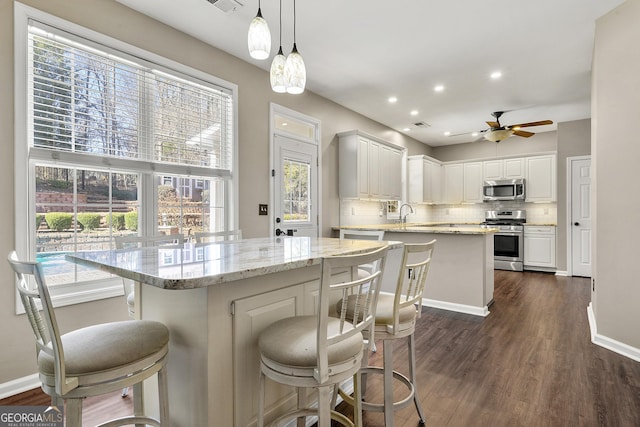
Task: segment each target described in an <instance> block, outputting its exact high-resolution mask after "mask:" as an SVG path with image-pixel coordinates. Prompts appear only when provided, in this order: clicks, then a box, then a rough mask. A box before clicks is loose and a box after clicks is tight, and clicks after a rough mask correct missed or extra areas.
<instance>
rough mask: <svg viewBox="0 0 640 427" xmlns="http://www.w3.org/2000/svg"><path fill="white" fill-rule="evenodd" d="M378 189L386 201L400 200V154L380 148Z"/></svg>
mask: <svg viewBox="0 0 640 427" xmlns="http://www.w3.org/2000/svg"><path fill="white" fill-rule="evenodd" d="M380 154H381V155H380V170H379V174H380V189H381V196H382V197H383V198H384V199H387V200H400V199H402V152H400V151H399V150H396V149H394V148H392V147H387V146H385V145H381V146H380Z"/></svg>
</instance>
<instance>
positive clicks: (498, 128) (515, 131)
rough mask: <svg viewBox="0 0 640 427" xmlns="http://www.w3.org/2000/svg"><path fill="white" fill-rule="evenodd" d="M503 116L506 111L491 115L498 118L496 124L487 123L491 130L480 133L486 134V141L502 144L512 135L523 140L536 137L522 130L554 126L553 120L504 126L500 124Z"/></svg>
mask: <svg viewBox="0 0 640 427" xmlns="http://www.w3.org/2000/svg"><path fill="white" fill-rule="evenodd" d="M503 114H504V111H496V112H494V113H491V115H492V116H493V117H495V118H496V121H495V122H494V121H487V122H486V123H487V124H488V125H489V129H484V130H481V131H480V132H481V133H484V134H483V136H482V137H483V138H484V139H486V140H487V141H491V142H500V141H504V140H505V139H507V138H509V137H510V136H511V135H516V136H520V137H523V138H529V137H530V136H533V135H535V133H533V132H528V131H525V130H521V129H522V128H524V127H531V126H542V125H552V124H553V122H552V121H551V120H540V121H537V122H529V123H520V124H517V125H509V126H503V125H501V124H500V117H501V116H502V115H503Z"/></svg>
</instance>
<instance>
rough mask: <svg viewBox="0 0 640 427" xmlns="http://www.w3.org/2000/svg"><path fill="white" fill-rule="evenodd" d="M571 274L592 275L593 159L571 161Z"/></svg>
mask: <svg viewBox="0 0 640 427" xmlns="http://www.w3.org/2000/svg"><path fill="white" fill-rule="evenodd" d="M570 165H571V167H570V171H571V225H570V236H571V237H570V238H571V242H570V244H571V274H572V275H573V276H584V277H590V276H591V159H588V158H577V159H571V161H570Z"/></svg>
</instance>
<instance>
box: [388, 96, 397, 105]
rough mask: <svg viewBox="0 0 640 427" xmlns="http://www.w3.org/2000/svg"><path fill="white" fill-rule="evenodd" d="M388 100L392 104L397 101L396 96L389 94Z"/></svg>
mask: <svg viewBox="0 0 640 427" xmlns="http://www.w3.org/2000/svg"><path fill="white" fill-rule="evenodd" d="M389 102H390V103H392V104H394V103H396V102H398V98H396V97H395V96H391V97H389Z"/></svg>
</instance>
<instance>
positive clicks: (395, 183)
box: [338, 131, 406, 200]
mask: <svg viewBox="0 0 640 427" xmlns="http://www.w3.org/2000/svg"><path fill="white" fill-rule="evenodd" d="M338 140H339V142H338V156H339V159H338V174H339V177H338V181H339V191H340V197H341V198H346V199H372V200H401V199H402V182H403V172H404V171H403V163H404V159H405V158H406V149H405V148H402V147H398V146H396V145H394V144H391V143H390V142H387V141H384V140H381V139H378V138H376V137H373V136H371V135H367V134H365V133H363V132H360V131H350V132H342V133H339V134H338Z"/></svg>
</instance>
